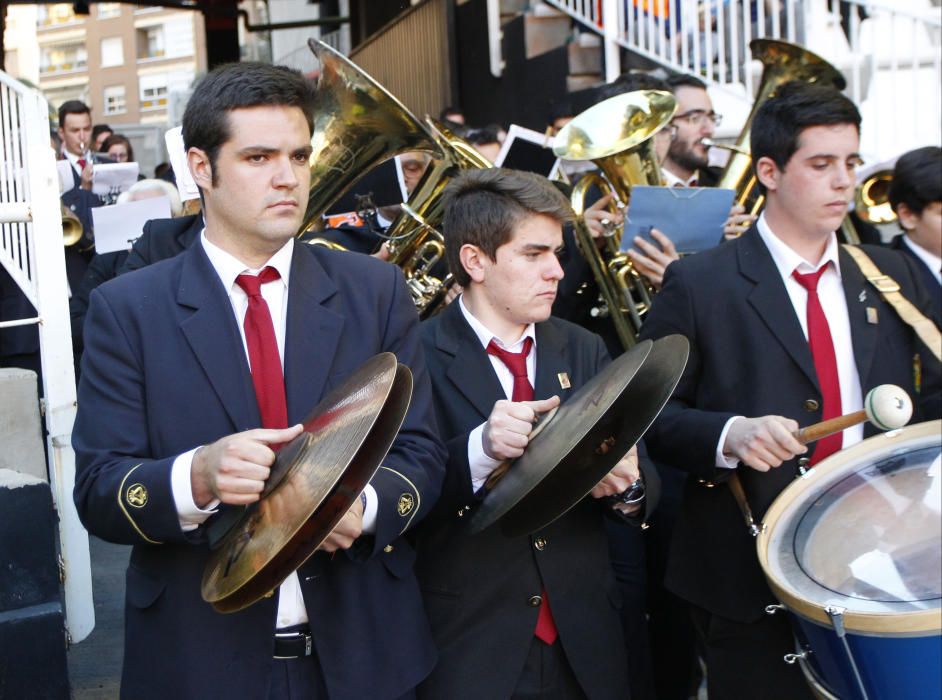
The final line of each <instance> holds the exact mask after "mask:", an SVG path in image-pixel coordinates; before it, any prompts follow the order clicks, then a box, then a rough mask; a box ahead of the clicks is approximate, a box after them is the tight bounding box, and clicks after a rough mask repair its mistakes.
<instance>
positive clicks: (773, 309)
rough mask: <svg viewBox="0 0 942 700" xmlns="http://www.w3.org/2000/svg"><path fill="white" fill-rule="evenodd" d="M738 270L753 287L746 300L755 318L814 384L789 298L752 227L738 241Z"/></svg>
mask: <svg viewBox="0 0 942 700" xmlns="http://www.w3.org/2000/svg"><path fill="white" fill-rule="evenodd" d="M738 255H739V272H740V274H741V275H742V276H743V277H745V278H747V279H749V280H751V281H752V282H753V283H754V284H755V287H754V288H753V290H752V291H751V292H750V293H749V296H748V300H749V303H750V304H751V305H752V307H753V308H754V309H755V310H756V312H757V313H758V314H759V318H760V319H761V320H762V322H763V323H765V325H766V326H767V327H768V328H769V330H770V331H772V334H773V335H775V337H776V338H777V339H778V340H779V342H780V343H781V344H782V347H783V348H784V350H785V352H787V353H788V354H789V355H790V356H791V358H792V360H794V361H795V364H797V365H798V366H799V367H800V368H801V370H802V372H804V373H805V374H806V375H807V377H808V379H809V381H811V382H812V383H813V384H814V385H815V386H817V384H818V377H817V373H816V372H815V369H814V358H812V356H811V348H810V346H809V345H808V341H807V340H806V339H805V334H804V333H802V331H801V324H800V323H799V321H798V318H797V317H796V316H795V312H794V307H793V306H792V302H791V299H790V298H789V296H788V292H787V291H786V289H785V284H784V282H782V277H781V275H779V272H778V268H777V267H775V262H774V261H773V260H772V255H771V253H769V251H768V249H767V248H766V247H765V244H764V243H763V242H762V238H760V236H759V232H758V230H757V229H756V227H755V226H753V227H752V228H751V229H749V230H748V231H747V232H746V233H745V234H744V235H743V237H742V239H741V240H740V242H739V249H738Z"/></svg>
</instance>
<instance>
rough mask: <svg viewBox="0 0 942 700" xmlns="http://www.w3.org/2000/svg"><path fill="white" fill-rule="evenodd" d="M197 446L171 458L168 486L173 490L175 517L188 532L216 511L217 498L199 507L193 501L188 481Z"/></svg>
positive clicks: (191, 488)
mask: <svg viewBox="0 0 942 700" xmlns="http://www.w3.org/2000/svg"><path fill="white" fill-rule="evenodd" d="M198 449H199V447H197V448H195V449H192V450H190V451H189V452H184V453H183V454H182V455H180V456H179V457H177V458H176V459H175V460H173V466H172V467H171V468H170V488H171V491H172V492H173V502H174V504H175V505H176V507H177V517H179V518H180V527H181V528H182V529H183V531H184V532H190V531H192V530H195V529H196V528H197V527H199V526H200V525H202V524H203V523H204V522H205V521H206V520H207V519H208V518H209V516H210V515H212V514H213V513H215V512H216V506H218V505H219V500H218V499H213V500H212V501H210V502H209V503H208V504H207V506H206V508H200V507H199V506H197V505H196V503H194V502H193V486H192V485H191V483H190V471H191V469H192V466H193V455H194V454H196V450H198Z"/></svg>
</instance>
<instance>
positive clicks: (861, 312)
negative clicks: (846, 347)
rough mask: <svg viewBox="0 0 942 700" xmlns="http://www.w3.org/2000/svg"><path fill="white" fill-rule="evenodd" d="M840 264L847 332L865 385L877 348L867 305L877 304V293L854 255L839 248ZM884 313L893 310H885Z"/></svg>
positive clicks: (876, 334) (875, 334)
mask: <svg viewBox="0 0 942 700" xmlns="http://www.w3.org/2000/svg"><path fill="white" fill-rule="evenodd" d="M838 258H839V260H840V264H841V285H842V286H843V287H844V296H845V297H846V299H847V316H848V318H849V319H850V335H851V339H852V344H853V346H854V360H855V361H856V362H857V374H858V375H859V377H860V386H861V388H865V387H867V386H868V384H867V376H868V375H869V373H870V365H871V364H872V362H873V354H874V351H875V350H876V345H877V336H878V329H879V326H878V325H877V324H875V323H869V322H868V321H867V307H868V306H878V305H879V304H878V302H877V299H878V292H877V291H876V290H875V289H874V288H873V287H872V286H871V285H870V283H869V282H867V279H866V278H865V277H864V275H863V273H862V272H861V271H860V268H859V267H857V263H855V262H854V260H853V258H851V257H850V255H848V254H847V252H846V251H845V250H844V249H843V248H841V249H840V251H839V253H838ZM885 313H893V311H892V309H888V308H886V309H885Z"/></svg>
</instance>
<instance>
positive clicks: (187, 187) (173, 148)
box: [164, 126, 200, 202]
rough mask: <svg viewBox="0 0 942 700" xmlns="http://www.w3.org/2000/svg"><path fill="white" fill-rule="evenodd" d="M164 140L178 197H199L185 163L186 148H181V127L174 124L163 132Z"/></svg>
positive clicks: (185, 198) (185, 199) (186, 198)
mask: <svg viewBox="0 0 942 700" xmlns="http://www.w3.org/2000/svg"><path fill="white" fill-rule="evenodd" d="M164 141H166V143H167V153H168V154H169V155H170V167H171V168H173V174H174V175H175V176H176V178H177V190H179V192H180V199H181V200H182V201H184V202H185V201H187V200H188V199H199V198H200V191H199V188H198V187H197V186H196V183H195V182H194V181H193V175H192V174H191V173H190V166H188V165H187V164H186V149H185V148H183V127H182V126H176V127H174V128H172V129H170V130H168V131H167V132H166V133H165V134H164Z"/></svg>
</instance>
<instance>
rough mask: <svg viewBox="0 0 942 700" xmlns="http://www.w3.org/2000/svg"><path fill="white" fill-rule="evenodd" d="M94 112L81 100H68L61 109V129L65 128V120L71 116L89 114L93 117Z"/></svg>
mask: <svg viewBox="0 0 942 700" xmlns="http://www.w3.org/2000/svg"><path fill="white" fill-rule="evenodd" d="M91 113H92V110H91V109H89V107H88V105H87V104H85V103H84V102H82V101H81V100H66V101H65V102H63V103H62V106H61V107H59V128H60V129H63V128H65V118H66V117H67V116H68V115H69V114H87V115H89V116H91Z"/></svg>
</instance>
